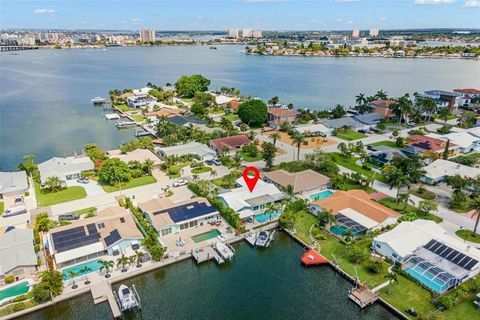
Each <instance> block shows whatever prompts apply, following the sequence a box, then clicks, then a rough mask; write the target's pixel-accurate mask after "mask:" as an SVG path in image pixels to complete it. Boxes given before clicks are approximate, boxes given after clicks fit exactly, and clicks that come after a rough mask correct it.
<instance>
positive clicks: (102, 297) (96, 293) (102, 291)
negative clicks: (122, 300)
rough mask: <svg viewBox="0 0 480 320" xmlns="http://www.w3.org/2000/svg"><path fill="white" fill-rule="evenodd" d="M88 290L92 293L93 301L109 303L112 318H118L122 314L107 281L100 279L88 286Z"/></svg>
mask: <svg viewBox="0 0 480 320" xmlns="http://www.w3.org/2000/svg"><path fill="white" fill-rule="evenodd" d="M90 292H91V293H92V298H93V302H94V303H95V304H99V303H102V302H105V301H108V304H109V305H110V310H112V315H113V317H114V318H119V317H121V315H122V312H121V311H120V307H119V306H118V303H117V300H116V299H115V296H114V294H113V289H112V286H111V285H110V283H109V282H107V281H106V280H105V281H102V282H99V283H96V284H94V285H92V286H91V287H90Z"/></svg>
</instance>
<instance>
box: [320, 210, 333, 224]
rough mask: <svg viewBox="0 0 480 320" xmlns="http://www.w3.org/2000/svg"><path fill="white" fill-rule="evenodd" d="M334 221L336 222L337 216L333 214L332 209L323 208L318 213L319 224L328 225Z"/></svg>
mask: <svg viewBox="0 0 480 320" xmlns="http://www.w3.org/2000/svg"><path fill="white" fill-rule="evenodd" d="M333 222H335V217H334V216H333V213H332V210H323V211H322V212H320V213H319V214H318V224H319V225H320V226H325V227H326V226H328V225H329V224H331V223H333Z"/></svg>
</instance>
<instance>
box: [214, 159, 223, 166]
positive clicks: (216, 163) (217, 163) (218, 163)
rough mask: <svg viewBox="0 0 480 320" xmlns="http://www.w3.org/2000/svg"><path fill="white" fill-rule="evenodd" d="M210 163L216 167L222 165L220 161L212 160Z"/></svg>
mask: <svg viewBox="0 0 480 320" xmlns="http://www.w3.org/2000/svg"><path fill="white" fill-rule="evenodd" d="M212 162H213V164H214V165H216V166H221V165H222V161H220V159H213V160H212Z"/></svg>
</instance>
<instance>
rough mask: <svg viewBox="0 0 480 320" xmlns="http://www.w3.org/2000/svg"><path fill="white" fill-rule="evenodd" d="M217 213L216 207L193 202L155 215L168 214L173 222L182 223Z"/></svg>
mask: <svg viewBox="0 0 480 320" xmlns="http://www.w3.org/2000/svg"><path fill="white" fill-rule="evenodd" d="M215 211H217V210H216V209H215V208H214V207H212V206H210V205H208V204H206V203H203V202H197V201H196V202H192V203H188V204H184V205H180V206H178V207H174V208H170V209H166V210H161V211H157V212H154V213H153V215H159V214H163V213H168V215H169V216H170V218H171V219H172V220H173V222H175V223H177V222H182V221H185V220H189V219H193V218H197V217H200V216H203V215H205V214H209V213H213V212H215Z"/></svg>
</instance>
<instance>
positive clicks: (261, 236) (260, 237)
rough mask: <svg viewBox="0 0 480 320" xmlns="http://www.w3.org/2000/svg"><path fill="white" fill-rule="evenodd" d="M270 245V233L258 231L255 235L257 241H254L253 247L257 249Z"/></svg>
mask: <svg viewBox="0 0 480 320" xmlns="http://www.w3.org/2000/svg"><path fill="white" fill-rule="evenodd" d="M269 243H270V232H269V231H260V232H259V233H257V239H256V240H255V245H256V246H259V247H266V246H268V244H269Z"/></svg>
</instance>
